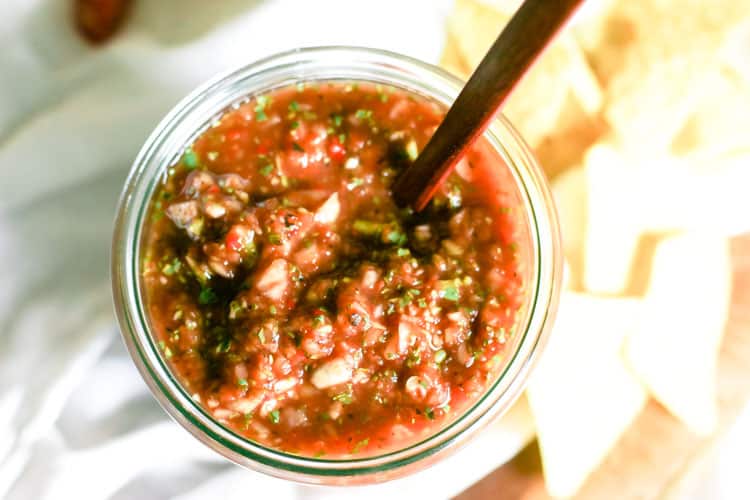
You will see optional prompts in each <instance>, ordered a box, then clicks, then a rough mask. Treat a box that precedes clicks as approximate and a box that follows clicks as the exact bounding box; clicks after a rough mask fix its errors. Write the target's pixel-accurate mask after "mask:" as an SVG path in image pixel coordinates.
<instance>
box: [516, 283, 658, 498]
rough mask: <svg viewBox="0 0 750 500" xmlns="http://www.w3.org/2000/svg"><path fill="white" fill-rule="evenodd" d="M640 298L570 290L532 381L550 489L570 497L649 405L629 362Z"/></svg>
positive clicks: (530, 396) (530, 395)
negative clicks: (626, 346) (627, 347)
mask: <svg viewBox="0 0 750 500" xmlns="http://www.w3.org/2000/svg"><path fill="white" fill-rule="evenodd" d="M640 306H641V304H640V302H639V301H638V300H637V299H603V298H597V297H593V296H590V295H583V294H575V293H572V292H567V293H564V294H563V296H562V298H561V302H560V310H559V313H558V316H557V321H556V323H555V325H554V327H553V331H552V334H551V337H550V341H549V345H548V347H547V349H546V351H545V353H544V356H543V358H542V360H541V361H540V363H539V366H538V367H537V368H536V370H535V372H534V373H533V375H532V378H531V380H530V382H529V387H528V391H527V396H528V399H529V405H530V407H531V412H532V414H533V416H534V420H535V423H536V428H537V435H538V439H539V447H540V451H541V455H542V464H543V469H544V477H545V480H546V484H547V489H548V490H549V492H550V494H551V495H552V496H556V497H568V496H570V495H572V494H574V493H575V492H576V490H578V488H579V487H580V486H581V484H582V483H583V482H584V480H585V479H586V477H587V476H588V475H589V474H590V473H591V472H592V471H593V470H594V469H595V468H596V467H597V466H598V465H599V463H601V461H602V460H603V459H604V457H605V456H606V455H607V454H608V453H609V451H610V450H611V449H612V447H613V446H614V445H615V443H616V442H617V440H618V439H619V438H620V436H621V435H622V433H623V432H624V431H625V429H626V428H627V427H628V426H629V425H630V423H631V422H632V421H633V419H634V418H635V417H636V415H637V414H638V413H639V412H640V411H641V409H642V407H643V405H644V403H645V401H646V393H645V391H644V390H643V387H642V386H641V384H639V383H638V381H637V380H636V379H635V378H634V377H633V376H632V374H631V373H630V372H629V371H628V370H627V368H626V366H625V365H624V362H623V360H622V355H621V354H622V346H623V341H624V340H625V338H626V336H627V335H629V334H630V333H631V332H632V330H633V328H634V327H635V326H636V325H637V318H638V316H639V310H640Z"/></svg>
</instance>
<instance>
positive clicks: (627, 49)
mask: <svg viewBox="0 0 750 500" xmlns="http://www.w3.org/2000/svg"><path fill="white" fill-rule="evenodd" d="M676 8H678V9H679V15H675V9H676ZM746 15H747V3H746V1H745V0H722V1H720V2H716V3H713V4H712V5H711V8H707V7H706V4H705V2H703V1H702V0H686V1H684V2H680V4H679V6H678V7H677V6H676V5H675V3H674V1H672V0H640V1H638V2H615V3H613V4H612V6H611V8H609V9H608V10H607V15H606V18H605V19H604V20H602V21H599V23H598V25H597V26H598V27H599V28H600V29H598V30H596V29H595V30H592V31H591V32H590V33H588V34H586V32H585V31H584V30H583V29H579V30H577V32H576V33H577V36H578V40H579V43H580V44H581V45H582V46H583V47H584V48H585V50H586V53H587V56H588V58H589V60H590V61H591V64H592V67H593V69H594V72H595V73H596V75H597V76H598V78H599V81H600V82H601V83H602V84H603V85H604V86H605V88H606V103H605V108H606V117H607V119H608V120H609V122H610V123H611V125H612V126H613V127H614V128H615V129H616V130H617V132H618V135H619V136H621V137H622V138H623V140H624V141H625V142H627V143H630V144H634V145H635V144H637V145H638V147H639V148H640V149H641V150H643V149H651V150H659V149H663V148H665V147H667V146H668V145H669V144H670V143H671V141H672V139H673V138H674V135H675V134H676V133H677V132H678V131H679V129H680V128H681V126H682V124H683V122H684V120H685V119H686V118H687V117H688V116H689V114H690V112H691V110H692V109H693V107H694V106H695V103H696V102H699V101H700V99H701V98H702V97H703V96H704V95H707V94H709V93H710V92H711V91H710V88H709V87H708V86H707V85H706V82H707V76H708V75H709V74H710V72H711V71H713V69H715V68H717V67H718V65H719V60H718V58H717V57H716V54H717V51H718V50H719V49H720V48H721V47H722V46H723V45H724V44H725V39H726V37H727V33H728V32H729V31H730V30H731V28H732V27H733V26H735V25H737V24H738V23H739V22H741V21H743V20H744V19H746Z"/></svg>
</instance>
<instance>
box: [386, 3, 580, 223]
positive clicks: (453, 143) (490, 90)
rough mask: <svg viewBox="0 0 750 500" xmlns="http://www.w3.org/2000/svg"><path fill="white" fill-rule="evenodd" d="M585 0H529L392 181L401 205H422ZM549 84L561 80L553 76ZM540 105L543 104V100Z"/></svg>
mask: <svg viewBox="0 0 750 500" xmlns="http://www.w3.org/2000/svg"><path fill="white" fill-rule="evenodd" d="M581 3H583V0H526V1H525V2H524V3H523V5H521V7H520V8H519V9H518V11H517V12H516V13H515V15H514V16H513V17H512V18H511V20H510V21H509V22H508V25H507V26H506V27H505V29H504V30H503V31H502V33H500V36H499V37H498V38H497V40H495V43H494V44H493V45H492V47H491V48H490V50H489V51H488V52H487V54H486V55H485V56H484V59H482V62H480V63H479V66H478V67H477V69H476V70H475V71H474V74H472V75H471V78H470V79H469V81H468V82H467V83H466V86H465V87H464V88H463V90H462V91H461V93H460V94H459V95H458V97H457V98H456V101H455V102H454V103H453V106H451V108H450V109H449V110H448V113H447V114H446V115H445V119H444V120H443V122H442V123H441V124H440V126H439V127H438V129H437V130H436V131H435V134H434V135H433V136H432V138H431V139H430V141H429V142H428V143H427V145H426V146H425V148H424V150H423V151H422V153H421V154H420V155H419V157H418V158H417V159H416V160H415V162H414V164H413V165H411V166H410V167H409V168H407V169H406V170H405V171H404V172H403V174H402V175H401V176H400V177H399V178H398V179H397V180H396V183H395V184H394V186H393V196H394V198H395V200H396V202H397V203H399V204H400V205H408V204H411V205H412V206H413V207H414V208H415V209H416V210H417V211H419V210H422V209H423V208H424V207H425V206H426V205H427V203H428V202H429V201H430V199H431V198H432V196H433V195H434V194H435V192H436V191H437V189H438V188H439V187H440V184H441V183H442V182H443V181H444V180H445V178H446V177H447V176H448V175H449V174H450V172H451V170H452V169H453V167H454V166H455V164H456V163H457V162H458V160H459V159H460V158H461V156H462V155H463V152H464V151H465V150H466V148H467V147H468V146H469V145H470V144H471V143H472V142H473V141H474V140H475V139H476V138H477V137H479V136H480V135H481V134H482V133H484V131H485V130H486V128H487V127H488V126H489V124H490V123H491V122H492V119H493V118H494V116H495V113H496V112H497V111H498V109H499V108H500V106H502V104H503V103H504V102H505V100H506V99H507V97H508V96H509V95H510V93H511V92H512V91H513V89H514V88H515V86H516V84H517V83H518V82H519V80H521V77H523V75H524V74H525V73H526V72H527V71H528V69H529V67H530V66H531V65H532V63H533V62H534V61H535V60H536V59H537V58H538V57H539V55H540V54H541V52H542V51H543V50H544V48H545V47H546V46H547V44H548V43H549V42H550V40H552V38H554V36H555V34H556V33H557V32H558V31H559V30H560V28H561V27H562V26H563V25H564V24H565V22H566V21H567V19H568V18H569V17H570V16H571V15H572V14H573V12H574V11H575V10H576V8H577V7H578V6H579V5H580V4H581ZM549 84H550V85H557V84H558V82H554V81H551V82H549ZM540 104H541V103H540Z"/></svg>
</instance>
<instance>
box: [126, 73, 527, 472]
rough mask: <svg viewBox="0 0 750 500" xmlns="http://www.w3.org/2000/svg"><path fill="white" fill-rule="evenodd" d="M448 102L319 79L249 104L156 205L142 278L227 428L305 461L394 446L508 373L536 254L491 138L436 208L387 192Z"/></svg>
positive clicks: (176, 362)
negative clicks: (403, 202)
mask: <svg viewBox="0 0 750 500" xmlns="http://www.w3.org/2000/svg"><path fill="white" fill-rule="evenodd" d="M444 113H445V108H444V107H443V106H442V105H440V104H438V103H435V102H432V101H429V100H426V99H423V98H421V97H419V96H416V95H413V94H411V93H408V92H406V91H403V90H397V89H393V88H386V87H380V86H378V85H373V84H364V83H360V84H357V83H345V82H330V83H308V84H299V85H297V86H294V87H289V88H283V89H278V90H274V91H273V92H270V93H268V94H265V95H257V96H253V97H251V98H248V99H246V100H244V101H243V102H241V103H238V104H237V105H235V106H233V107H232V108H231V109H229V110H227V111H226V112H225V113H223V114H222V115H221V116H219V117H218V118H217V119H216V120H215V121H214V122H213V123H211V124H210V125H209V126H208V127H207V129H206V130H205V131H203V132H202V133H200V135H199V136H198V137H197V139H195V141H194V142H193V143H192V144H190V145H189V146H187V147H186V148H185V149H184V152H183V153H182V155H181V157H180V158H179V159H178V160H176V161H175V162H174V164H173V165H171V166H170V167H169V168H168V171H167V172H166V173H165V177H164V180H163V182H162V183H161V184H160V186H159V187H158V188H157V190H156V192H155V194H154V195H153V198H152V200H151V206H150V212H149V220H148V223H147V225H146V228H145V232H144V241H143V250H142V253H143V256H144V257H143V262H142V269H141V273H142V287H143V291H144V297H145V304H146V308H147V313H148V315H149V320H150V324H151V328H152V331H153V335H154V336H155V339H156V342H157V343H158V345H159V347H160V349H161V351H162V354H163V356H164V358H166V360H167V362H168V364H169V366H170V367H171V369H172V370H173V372H174V373H175V374H176V376H177V378H178V379H179V380H180V381H181V383H182V384H183V385H184V387H185V389H186V390H187V391H188V392H189V393H190V394H191V395H192V397H193V399H194V400H196V401H197V402H198V403H199V404H201V405H202V406H203V407H204V408H205V409H206V410H207V411H208V412H209V413H210V414H211V415H213V417H214V418H215V419H216V420H218V421H219V422H221V423H222V424H223V425H226V426H228V427H230V428H231V429H233V430H234V431H235V432H238V433H240V434H242V435H244V436H245V437H247V438H249V439H251V440H254V441H256V442H259V443H261V444H263V445H266V446H270V447H273V448H276V449H280V450H283V451H286V452H291V453H297V454H301V455H305V456H326V457H339V456H348V455H352V454H354V455H357V456H359V455H372V454H376V453H380V452H385V451H391V450H393V449H394V448H397V447H403V446H404V445H405V444H408V443H410V442H414V441H416V440H418V439H420V438H424V437H426V436H427V435H429V434H432V433H434V432H435V431H436V430H438V429H439V428H441V427H443V426H445V425H446V424H447V423H449V422H451V421H452V420H453V419H455V418H456V417H457V416H458V415H460V414H461V412H462V411H464V410H465V409H466V407H467V405H469V404H471V403H473V402H475V401H476V400H477V399H478V398H479V397H480V396H481V394H482V393H483V392H484V391H485V390H486V389H487V387H488V386H489V385H490V384H491V383H492V382H493V381H494V380H496V378H497V376H498V375H499V372H500V371H501V369H502V367H503V366H504V364H505V361H506V357H508V356H509V355H510V354H512V347H511V345H512V340H513V338H514V335H515V328H516V324H517V322H518V318H519V317H520V315H519V312H520V311H521V310H523V309H524V304H525V302H526V288H525V283H524V279H523V276H524V273H525V270H524V264H525V263H526V262H527V260H528V259H527V258H526V257H525V254H524V251H523V249H524V248H526V247H527V246H528V243H527V242H526V238H525V236H524V235H525V234H526V233H525V232H524V231H525V229H524V225H523V224H522V223H521V222H520V221H521V220H522V219H521V217H520V214H516V213H515V208H514V207H515V203H514V201H513V200H514V199H515V198H514V194H513V190H512V189H511V188H508V185H509V184H510V183H507V182H504V181H503V178H502V175H500V174H498V172H500V171H501V170H502V168H504V167H503V165H502V162H501V160H500V158H499V156H498V154H497V152H496V151H495V150H494V149H493V148H492V147H491V146H490V145H489V143H487V142H486V140H485V139H481V140H480V141H479V142H478V143H477V144H476V145H475V146H474V147H473V148H472V150H471V151H470V152H469V154H468V155H467V156H466V157H465V159H463V160H462V161H461V163H460V164H459V165H458V167H457V169H456V171H455V172H454V173H453V174H452V175H451V177H450V178H449V179H448V180H447V182H445V183H444V185H443V186H442V187H441V190H440V192H439V194H438V195H437V196H436V197H435V198H434V199H433V201H432V202H431V203H430V204H429V205H428V207H427V208H426V209H425V210H424V211H422V212H420V213H415V212H414V211H413V210H411V209H408V208H407V209H402V208H398V207H397V206H396V205H395V204H394V202H393V200H392V199H391V196H390V192H389V187H390V186H391V184H392V183H393V180H394V178H395V177H396V176H397V175H398V174H399V172H400V171H401V170H402V169H404V168H405V167H406V166H407V165H409V163H410V162H412V161H413V160H414V159H415V158H416V156H417V154H418V153H419V151H420V150H421V148H422V147H424V145H425V144H426V142H427V141H428V139H429V138H430V136H431V135H432V133H433V132H434V131H435V129H436V127H437V125H438V124H439V122H440V121H441V119H442V118H443V116H444Z"/></svg>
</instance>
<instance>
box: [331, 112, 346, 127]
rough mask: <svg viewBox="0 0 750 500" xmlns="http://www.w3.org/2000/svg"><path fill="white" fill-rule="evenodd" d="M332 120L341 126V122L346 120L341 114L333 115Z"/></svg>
mask: <svg viewBox="0 0 750 500" xmlns="http://www.w3.org/2000/svg"><path fill="white" fill-rule="evenodd" d="M331 120H333V124H334V125H335V126H337V127H340V126H341V122H343V121H344V118H343V117H342V116H341V115H332V116H331Z"/></svg>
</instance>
